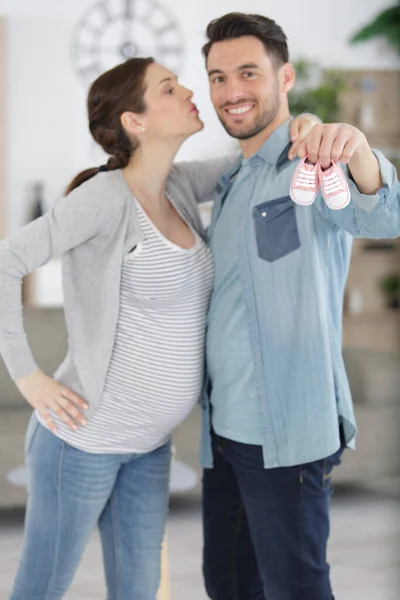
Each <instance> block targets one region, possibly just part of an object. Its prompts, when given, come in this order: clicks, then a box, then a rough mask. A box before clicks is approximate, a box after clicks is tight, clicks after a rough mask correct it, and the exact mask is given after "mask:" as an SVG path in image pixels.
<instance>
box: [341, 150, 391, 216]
mask: <svg viewBox="0 0 400 600" xmlns="http://www.w3.org/2000/svg"><path fill="white" fill-rule="evenodd" d="M372 152H373V153H374V154H375V156H376V158H377V159H378V163H379V170H380V173H381V177H382V181H383V186H382V187H381V188H380V189H379V190H378V191H377V192H376V193H375V194H362V193H361V192H360V191H359V189H358V187H357V185H356V184H355V182H354V180H353V178H352V176H351V173H350V169H349V166H348V165H345V166H344V169H345V175H346V178H347V182H348V184H349V189H350V194H351V199H352V200H353V202H355V204H356V205H357V206H358V207H359V208H361V209H363V210H364V211H365V212H367V213H371V212H372V211H373V210H375V209H376V208H377V207H379V206H381V205H383V204H386V202H387V200H388V198H389V195H390V191H391V189H392V188H393V186H394V185H395V183H396V181H397V171H396V169H395V167H394V166H393V165H392V163H391V162H390V161H389V160H388V159H387V158H386V157H385V156H384V155H383V154H382V152H380V151H379V150H374V149H373V150H372Z"/></svg>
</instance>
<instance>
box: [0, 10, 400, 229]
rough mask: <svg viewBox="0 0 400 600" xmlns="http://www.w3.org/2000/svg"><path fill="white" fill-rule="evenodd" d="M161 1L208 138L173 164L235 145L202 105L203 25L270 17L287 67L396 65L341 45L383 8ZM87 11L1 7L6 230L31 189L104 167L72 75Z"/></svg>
mask: <svg viewBox="0 0 400 600" xmlns="http://www.w3.org/2000/svg"><path fill="white" fill-rule="evenodd" d="M113 1H118V0H113ZM159 1H160V2H162V3H163V4H164V5H168V7H169V8H170V10H172V11H174V12H175V14H176V15H177V16H179V17H180V20H181V22H182V24H183V27H184V31H185V36H186V45H187V51H186V60H185V66H184V69H183V72H182V74H181V81H182V82H184V83H185V84H186V85H187V86H189V87H191V88H192V89H194V91H195V100H196V102H197V104H198V105H199V107H200V111H201V115H202V117H203V119H204V120H205V122H206V131H204V132H202V133H200V134H198V135H197V136H195V137H193V138H192V139H191V140H189V141H188V142H187V143H186V144H185V146H184V147H183V149H182V151H181V153H180V158H192V157H208V156H210V154H214V155H216V154H220V153H222V152H224V151H225V150H226V148H227V147H228V146H229V145H231V144H232V142H231V140H229V138H227V136H226V134H225V133H224V132H223V130H222V128H221V127H220V125H219V123H218V122H217V120H216V117H215V115H214V113H213V110H212V107H211V104H210V102H209V99H208V89H207V80H206V77H205V71H204V66H203V61H202V57H201V55H200V47H201V45H202V43H203V41H204V31H205V27H206V25H207V23H208V22H209V21H210V20H211V19H212V18H215V17H216V16H220V15H222V14H224V13H225V12H229V11H233V10H241V11H245V12H260V13H263V14H267V15H268V16H271V17H272V18H274V19H275V20H276V21H277V22H278V23H279V24H280V25H282V27H283V28H284V30H285V32H286V34H287V35H288V38H289V42H290V48H291V55H292V58H297V57H299V56H305V57H309V58H314V59H316V60H318V61H320V62H321V63H322V64H323V65H325V66H334V67H345V68H377V69H384V68H399V65H400V61H399V58H398V56H397V55H396V54H395V53H394V51H391V50H390V49H388V48H387V47H386V45H385V43H384V42H379V41H374V42H370V43H367V44H362V45H360V46H356V47H351V46H349V45H348V43H347V40H348V38H349V36H350V34H351V33H352V32H353V31H354V30H355V29H357V28H358V27H359V26H361V25H363V24H364V23H366V22H367V21H368V20H369V19H370V18H371V17H372V16H373V15H375V14H376V13H377V12H379V11H380V10H382V9H383V8H385V7H386V6H387V5H388V4H390V0H363V1H362V2H356V1H355V0H336V1H335V2H331V0H309V1H308V2H304V3H302V2H300V1H299V0H281V1H280V2H278V1H275V2H271V3H267V2H265V0H246V1H244V0H202V2H197V1H196V2H193V1H191V0H159ZM92 4H93V1H92V0H68V1H66V2H61V0H0V15H1V14H3V15H6V16H8V17H9V19H8V34H7V37H8V41H7V46H8V57H7V71H8V72H7V89H6V90H5V93H6V103H7V110H8V119H7V131H6V156H7V159H6V160H7V174H8V177H7V181H6V194H7V203H8V230H9V231H10V230H13V229H15V228H16V227H18V226H19V225H21V224H22V223H23V222H24V220H25V218H26V212H27V202H28V195H27V189H28V186H29V184H30V182H32V181H34V180H38V179H39V180H43V181H44V182H45V187H46V199H47V200H48V201H49V202H50V201H51V200H52V199H54V198H55V197H56V196H57V195H59V194H60V193H61V191H62V189H63V187H64V186H65V184H66V183H67V182H68V180H69V179H70V178H71V176H73V175H74V174H75V173H76V172H78V171H79V170H81V169H82V168H85V167H87V166H91V165H93V164H99V163H101V162H102V160H103V159H102V155H101V153H100V152H98V151H97V150H96V149H95V148H94V145H93V143H92V142H91V139H90V137H89V134H88V133H87V124H86V114H85V95H86V91H85V90H84V89H83V86H82V85H81V83H80V82H79V81H78V80H77V79H76V77H75V75H74V74H73V72H72V69H71V62H70V56H69V42H70V37H71V32H72V28H73V25H74V23H75V22H76V20H77V19H78V18H79V17H80V16H81V14H82V13H83V12H84V10H85V9H86V8H87V7H89V6H91V5H92ZM357 5H358V6H357ZM361 6H362V10H360V7H361ZM2 93H3V91H2ZM210 139H211V140H212V143H210Z"/></svg>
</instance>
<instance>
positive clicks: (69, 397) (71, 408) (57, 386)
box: [15, 370, 88, 432]
mask: <svg viewBox="0 0 400 600" xmlns="http://www.w3.org/2000/svg"><path fill="white" fill-rule="evenodd" d="M15 383H16V384H17V387H18V389H19V391H20V392H21V394H22V395H23V396H24V398H25V400H27V401H28V402H29V404H30V405H31V406H32V407H33V408H35V409H37V410H38V411H39V413H40V415H41V416H42V418H43V419H44V421H45V423H46V424H47V426H48V427H49V429H51V431H53V432H55V431H56V426H55V423H54V421H53V419H52V418H51V415H50V412H52V413H53V414H55V415H57V416H58V417H60V419H61V420H62V421H64V423H66V424H67V425H68V427H70V429H72V430H73V431H76V429H77V424H78V425H85V424H86V420H85V418H84V416H83V414H82V412H81V411H82V409H86V408H88V405H87V403H86V402H85V400H83V398H81V397H80V396H78V394H75V392H73V391H72V390H70V389H68V388H66V387H64V386H63V385H61V383H59V382H58V381H55V379H52V377H48V375H46V374H45V373H43V372H42V371H39V370H38V371H35V372H34V373H31V374H30V375H27V376H26V377H20V378H19V379H17V380H16V382H15Z"/></svg>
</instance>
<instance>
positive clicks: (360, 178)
mask: <svg viewBox="0 0 400 600" xmlns="http://www.w3.org/2000/svg"><path fill="white" fill-rule="evenodd" d="M297 154H298V155H299V157H300V158H304V157H305V156H307V157H308V160H309V161H310V162H312V163H314V164H315V163H316V162H317V161H319V162H320V165H321V168H322V169H327V168H329V167H330V165H331V161H332V162H340V163H342V164H348V165H349V170H350V172H351V175H352V177H353V179H354V182H355V183H356V185H357V187H358V189H359V191H360V192H361V193H363V194H375V193H376V192H377V190H379V188H381V187H382V185H383V183H382V178H381V174H380V169H379V163H378V160H377V158H376V156H375V154H374V153H373V152H372V150H371V148H370V147H369V144H368V141H367V138H366V137H365V135H364V134H363V133H362V131H360V130H359V129H357V128H356V127H353V126H352V125H347V124H346V123H329V124H323V123H320V124H316V125H314V127H313V128H312V129H311V131H310V132H309V133H308V134H307V135H306V137H305V139H304V140H303V141H302V142H300V143H299V144H298V148H297Z"/></svg>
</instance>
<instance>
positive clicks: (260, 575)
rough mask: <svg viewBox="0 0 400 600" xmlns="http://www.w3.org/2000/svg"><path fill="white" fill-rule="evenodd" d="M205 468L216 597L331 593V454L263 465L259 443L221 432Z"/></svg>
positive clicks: (301, 597) (326, 596) (211, 583)
mask: <svg viewBox="0 0 400 600" xmlns="http://www.w3.org/2000/svg"><path fill="white" fill-rule="evenodd" d="M212 438H213V454H214V468H213V469H205V470H204V478H203V518H204V521H203V523H204V562H203V571H204V579H205V585H206V590H207V593H208V596H209V598H211V600H250V599H251V600H332V590H331V585H330V577H329V565H328V564H327V561H326V547H327V541H328V537H329V505H330V494H331V489H332V488H331V479H332V470H333V468H334V466H335V465H338V464H339V462H340V457H341V454H342V451H343V447H342V446H341V447H340V448H339V449H338V450H337V451H336V452H335V453H334V454H333V455H332V456H329V457H326V458H325V459H322V460H318V461H315V462H312V463H307V464H302V465H298V466H293V467H280V468H276V469H265V468H264V463H263V453H262V448H261V447H260V446H255V445H248V444H241V443H239V442H234V441H232V440H227V439H225V438H222V437H220V436H217V435H216V434H213V435H212Z"/></svg>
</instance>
